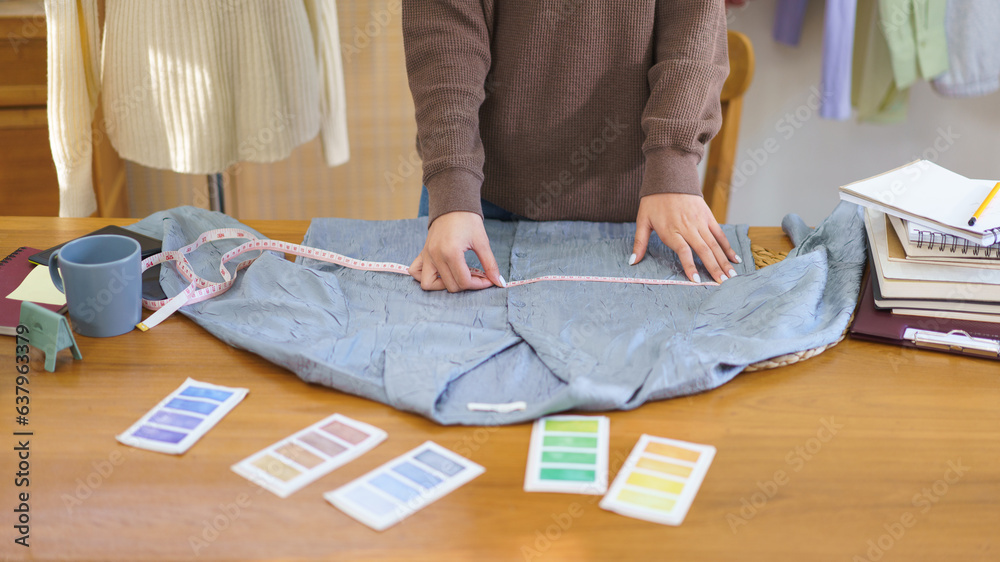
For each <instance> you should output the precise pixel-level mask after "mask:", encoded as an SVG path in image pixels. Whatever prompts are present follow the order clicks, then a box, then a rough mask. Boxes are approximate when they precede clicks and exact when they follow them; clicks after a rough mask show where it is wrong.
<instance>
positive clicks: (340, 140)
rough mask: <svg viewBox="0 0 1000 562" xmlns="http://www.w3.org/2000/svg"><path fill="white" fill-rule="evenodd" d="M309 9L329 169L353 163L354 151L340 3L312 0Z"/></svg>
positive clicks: (321, 128)
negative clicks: (340, 20) (345, 75)
mask: <svg viewBox="0 0 1000 562" xmlns="http://www.w3.org/2000/svg"><path fill="white" fill-rule="evenodd" d="M306 6H307V9H308V13H309V15H310V19H311V20H312V21H311V24H312V27H313V35H314V40H315V42H316V61H317V63H318V64H319V79H320V118H321V119H322V123H321V125H320V140H321V143H322V145H323V157H324V159H325V160H326V165H327V166H339V165H340V164H344V163H345V162H347V161H348V160H350V158H351V150H350V145H349V143H348V140H347V103H346V100H345V94H344V64H343V59H342V57H341V54H340V30H339V28H338V23H337V3H336V0H308V2H307V4H306Z"/></svg>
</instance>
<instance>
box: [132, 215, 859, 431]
mask: <svg viewBox="0 0 1000 562" xmlns="http://www.w3.org/2000/svg"><path fill="white" fill-rule="evenodd" d="M862 225H863V223H862V219H861V215H860V214H859V212H858V208H857V207H856V206H854V205H851V204H846V203H842V204H841V205H840V206H838V207H837V208H836V209H835V210H834V212H833V213H832V214H831V215H830V216H829V217H828V218H827V219H826V220H825V221H824V222H823V223H822V224H821V225H820V226H819V227H818V228H816V229H815V230H813V229H810V228H808V227H807V226H806V225H805V224H804V223H803V222H802V220H801V219H799V218H798V217H796V216H794V215H789V216H788V217H786V218H785V221H784V222H783V225H782V226H783V227H784V229H785V231H786V232H787V233H788V234H789V235H790V237H791V238H792V240H793V242H794V243H795V245H796V248H795V249H794V250H793V251H792V252H791V253H790V254H789V256H788V258H787V259H785V260H784V261H782V262H780V263H778V264H775V265H771V266H768V267H767V268H764V269H762V270H760V271H754V268H753V257H752V254H751V251H750V241H749V239H748V237H747V227H746V226H732V225H724V226H723V229H724V231H725V232H726V235H727V237H728V238H729V240H730V243H731V244H732V245H733V248H734V249H735V250H736V251H737V252H738V253H739V254H740V255H741V256H742V258H743V264H741V265H739V266H736V267H737V271H738V272H739V276H738V277H736V278H733V279H731V280H729V281H726V282H725V283H723V284H722V285H721V286H718V287H690V286H644V285H633V284H628V285H625V284H610V283H587V282H565V281H560V282H542V283H535V284H531V285H525V286H521V287H515V288H510V289H500V288H490V289H486V290H483V291H473V292H465V293H459V294H449V293H447V292H424V291H423V290H421V289H420V287H419V285H418V284H417V283H416V282H415V281H414V280H413V279H412V278H410V277H409V276H405V275H399V274H394V273H375V272H364V271H357V270H351V269H347V268H344V267H341V266H337V265H333V264H328V263H324V262H318V261H315V260H311V259H303V258H298V259H297V260H296V262H295V263H292V262H289V261H286V260H284V259H283V258H282V257H280V256H278V255H277V254H275V253H266V254H265V255H263V256H262V257H261V258H260V259H258V260H257V261H256V262H254V263H253V265H251V266H250V267H249V268H248V269H246V270H245V271H243V272H241V273H240V274H239V277H238V281H237V282H236V283H235V284H234V286H233V288H232V289H230V290H229V291H228V292H227V293H225V294H223V295H221V296H218V297H216V298H214V299H212V300H209V301H206V302H204V303H198V304H194V305H189V306H187V307H184V308H182V309H181V312H182V313H183V314H185V315H187V316H188V317H190V318H191V319H192V320H194V321H195V322H196V323H198V324H199V325H201V326H202V327H204V328H205V329H206V330H208V331H209V332H210V333H211V334H213V335H215V336H216V337H218V338H220V339H222V340H223V341H225V342H227V343H229V344H231V345H233V346H236V347H240V348H244V349H247V350H250V351H252V352H254V353H257V354H259V355H261V356H262V357H265V358H266V359H268V360H270V361H272V362H274V363H276V364H278V365H281V366H283V367H286V368H288V369H289V370H291V371H292V372H294V373H296V374H297V375H298V376H299V377H301V378H302V379H303V380H305V381H308V382H311V383H316V384H319V385H323V386H328V387H332V388H335V389H337V390H340V391H343V392H347V393H351V394H356V395H359V396H364V397H367V398H370V399H372V400H377V401H380V402H384V403H387V404H390V405H392V406H394V407H396V408H399V409H401V410H406V411H411V412H415V413H418V414H420V415H423V416H426V417H428V418H430V419H432V420H434V421H436V422H439V423H442V424H470V425H499V424H509V423H519V422H524V421H527V420H532V419H535V418H537V417H540V416H543V415H546V414H551V413H554V412H560V411H565V410H570V409H575V410H591V411H604V410H614V409H632V408H636V407H638V406H640V405H641V404H643V403H644V402H647V401H649V400H661V399H665V398H672V397H677V396H684V395H688V394H692V393H697V392H702V391H706V390H709V389H712V388H715V387H718V386H720V385H722V384H724V383H726V382H727V381H729V380H731V379H732V378H733V377H735V376H736V375H737V374H738V373H739V372H740V371H742V370H743V368H744V367H745V366H747V365H749V364H752V363H755V362H757V361H761V360H765V359H769V358H771V357H775V356H777V355H782V354H786V353H793V352H797V351H803V350H806V349H811V348H814V347H818V346H822V345H826V344H829V343H832V342H834V341H836V340H837V339H838V338H839V337H840V335H841V334H842V333H843V331H844V329H845V328H846V326H847V323H848V320H849V318H850V315H851V313H852V311H853V309H854V306H855V304H856V302H857V295H858V287H859V284H860V278H861V272H862V268H863V265H864V261H865V241H864V231H863V226H862ZM231 226H241V227H243V228H246V227H245V226H243V225H240V224H239V223H238V222H237V221H235V220H234V219H232V218H230V217H228V216H225V215H221V214H218V213H212V212H209V211H204V210H200V209H196V208H193V207H181V208H177V209H171V210H168V211H163V212H160V213H156V214H154V215H151V216H149V217H147V218H146V219H144V220H142V221H141V222H140V223H137V224H136V225H135V226H134V227H133V228H134V229H135V230H138V231H140V232H143V233H146V234H149V235H151V236H156V237H158V238H162V239H163V247H164V249H176V248H178V247H181V246H184V245H186V244H188V243H190V242H191V241H193V240H194V239H195V238H196V237H197V236H198V235H199V234H201V233H202V232H203V231H205V230H209V229H213V228H222V227H231ZM426 228H427V224H426V219H425V218H424V219H411V220H399V221H360V220H349V219H315V220H313V221H312V224H311V225H310V228H309V231H308V232H307V234H306V236H305V240H304V241H303V242H302V243H303V244H305V245H307V246H313V247H317V248H324V249H328V250H332V251H335V252H338V253H341V254H345V255H348V256H352V257H356V258H359V259H364V260H371V261H392V262H398V263H403V264H409V263H410V262H411V261H412V260H413V258H414V257H415V256H416V255H417V254H418V253H419V252H420V249H421V247H422V245H423V240H424V237H425V235H426ZM634 229H635V226H634V224H609V223H586V222H529V221H524V222H499V221H486V230H487V233H488V234H489V237H490V241H491V244H492V248H493V252H494V255H495V256H496V258H497V261H498V263H499V265H500V273H501V274H502V275H503V276H504V277H505V278H506V279H507V280H509V281H512V280H519V279H527V278H531V277H538V276H542V275H554V274H565V275H600V276H629V277H648V278H660V279H678V280H683V279H684V275H683V272H682V269H681V267H680V263H679V261H678V259H677V257H676V255H675V254H674V253H673V252H672V251H671V250H669V249H668V248H666V247H665V246H664V245H663V244H662V243H660V242H659V240H656V239H655V237H654V240H653V241H652V242H651V244H650V249H649V252H648V254H647V256H646V258H645V259H644V260H643V261H642V262H641V263H639V264H637V265H635V266H631V267H630V266H628V265H627V264H626V259H627V257H628V255H629V254H630V253H631V251H632V250H631V248H632V237H633V234H634ZM288 242H295V241H294V240H289V241H288ZM238 243H239V242H238V241H225V242H219V243H215V244H212V245H211V246H210V247H203V248H201V249H199V250H197V251H196V252H194V253H192V254H190V255H189V256H188V257H189V259H190V260H191V262H192V264H193V266H194V267H195V269H196V270H197V271H199V272H200V273H201V274H202V276H203V277H205V278H207V279H210V280H213V281H220V280H221V276H219V274H218V271H217V268H218V263H219V259H220V256H221V255H222V253H224V252H226V251H228V250H229V249H230V248H232V247H234V246H236V245H237V244H238ZM252 255H256V254H252ZM468 256H469V263H470V265H472V266H477V267H478V266H479V263H478V261H477V260H476V259H475V257H474V256H473V255H472V254H471V253H470V254H468ZM235 265H236V264H235V263H233V262H231V264H230V271H233V270H234V269H235ZM699 267H700V265H699ZM701 276H702V278H703V279H709V278H710V277H709V276H708V274H707V272H705V271H704V270H703V269H702V270H701ZM161 284H162V286H163V288H164V290H165V291H166V293H167V294H168V295H173V294H176V293H178V292H180V291H181V290H182V289H183V288H184V286H186V283H185V282H184V280H183V279H182V278H181V277H180V276H179V275H178V274H177V273H176V272H175V271H174V270H173V268H172V267H169V266H164V268H163V271H162V272H161ZM156 333H157V332H156V330H155V329H153V330H152V331H151V332H150V333H149V334H148V335H146V336H145V337H156ZM748 376H749V375H748ZM515 401H524V402H525V403H526V404H527V407H526V408H525V409H524V410H521V411H514V412H510V413H497V412H478V411H470V410H469V409H468V407H467V405H468V403H470V402H479V403H490V404H504V403H510V402H515Z"/></svg>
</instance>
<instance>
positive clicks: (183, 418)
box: [115, 378, 249, 455]
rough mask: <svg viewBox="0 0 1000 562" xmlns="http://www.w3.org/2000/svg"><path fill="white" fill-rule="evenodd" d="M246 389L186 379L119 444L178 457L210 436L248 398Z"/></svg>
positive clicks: (121, 439) (124, 435) (126, 434)
mask: <svg viewBox="0 0 1000 562" xmlns="http://www.w3.org/2000/svg"><path fill="white" fill-rule="evenodd" d="M247 392H249V390H247V389H245V388H229V387H226V386H217V385H214V384H208V383H207V382H198V381H196V380H194V379H190V378H189V379H187V380H186V381H184V384H182V385H181V386H180V388H178V389H177V390H175V391H173V392H171V393H170V395H169V396H167V397H166V398H164V399H163V401H162V402H160V403H159V404H157V405H156V407H155V408H153V409H152V410H150V411H149V412H148V413H147V414H146V415H145V416H142V417H141V418H140V419H139V421H137V422H135V423H134V424H133V425H132V427H130V428H128V429H127V430H126V431H125V432H124V433H122V434H120V435H117V436H115V438H116V439H118V441H120V442H122V443H124V444H126V445H131V446H133V447H139V448H141V449H149V450H150V451H158V452H160V453H172V454H175V455H179V454H181V453H183V452H184V451H187V450H188V449H190V448H191V445H194V442H195V441H197V440H199V439H201V436H202V435H205V434H206V433H208V430H210V429H212V428H213V427H214V426H215V424H217V423H219V420H221V419H222V417H223V416H225V415H226V414H228V413H229V411H230V410H232V409H233V408H235V407H236V405H237V404H239V403H240V400H243V397H244V396H246V395H247Z"/></svg>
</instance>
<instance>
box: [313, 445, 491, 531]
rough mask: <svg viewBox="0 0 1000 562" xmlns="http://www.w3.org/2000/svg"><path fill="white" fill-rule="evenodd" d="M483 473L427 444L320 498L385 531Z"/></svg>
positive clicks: (449, 452) (480, 468)
mask: <svg viewBox="0 0 1000 562" xmlns="http://www.w3.org/2000/svg"><path fill="white" fill-rule="evenodd" d="M485 471H486V469H485V468H483V467H481V466H479V465H478V464H476V463H474V462H472V461H470V460H469V459H467V458H465V457H463V456H460V455H456V454H455V453H453V452H451V451H449V450H448V449H445V448H444V447H441V446H440V445H438V444H436V443H433V442H431V441H427V442H425V443H424V444H422V445H420V446H419V447H417V448H416V449H413V450H412V451H410V452H408V453H406V454H404V455H402V456H399V457H396V458H395V459H393V460H391V461H389V462H387V463H385V464H383V465H382V466H380V467H378V468H376V469H375V470H373V471H371V472H369V473H368V474H365V475H364V476H362V477H360V478H358V479H356V480H354V481H352V482H349V483H347V484H345V485H343V486H341V487H340V488H337V489H336V490H333V491H330V492H327V493H325V494H323V497H324V498H326V501H328V502H330V503H331V504H333V505H334V506H336V507H337V508H339V509H340V510H341V511H343V512H344V513H346V514H348V515H350V516H351V517H353V518H355V519H357V520H358V521H360V522H362V523H364V524H365V525H368V526H369V527H371V528H372V529H375V530H376V531H384V530H386V529H388V528H389V527H391V526H393V525H395V524H396V523H399V522H400V521H402V520H403V519H406V518H407V517H409V516H410V515H412V514H413V513H415V512H417V511H418V510H420V509H422V508H424V507H426V506H427V505H428V504H430V503H432V502H434V501H437V500H439V499H441V498H442V497H444V496H445V495H447V494H450V493H451V492H453V491H455V490H456V489H458V487H459V486H462V485H463V484H465V483H467V482H469V481H470V480H472V479H473V478H475V477H477V476H479V475H480V474H482V473H483V472H485Z"/></svg>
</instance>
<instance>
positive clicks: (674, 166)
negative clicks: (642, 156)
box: [639, 148, 702, 197]
mask: <svg viewBox="0 0 1000 562" xmlns="http://www.w3.org/2000/svg"><path fill="white" fill-rule="evenodd" d="M699 160H700V157H699V156H698V155H697V154H692V153H690V152H679V151H676V150H671V149H669V148H657V149H654V150H649V151H647V152H646V170H645V171H644V172H643V174H642V187H641V188H640V189H639V197H645V196H647V195H653V194H654V193H688V194H691V195H702V192H701V179H700V178H699V177H698V162H699Z"/></svg>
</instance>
